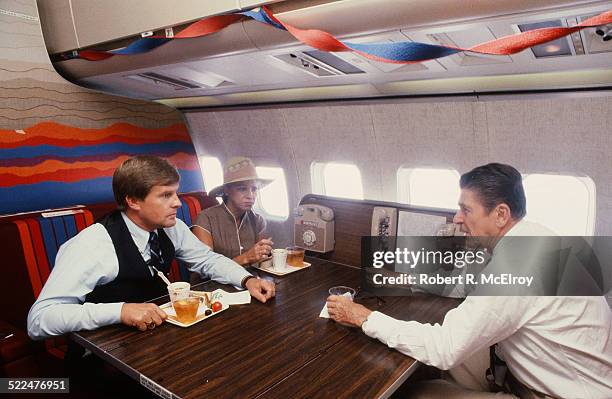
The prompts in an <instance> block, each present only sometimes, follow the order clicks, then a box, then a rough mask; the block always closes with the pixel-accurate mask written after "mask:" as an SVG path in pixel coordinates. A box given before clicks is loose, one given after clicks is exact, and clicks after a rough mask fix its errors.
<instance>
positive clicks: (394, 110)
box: [186, 93, 612, 237]
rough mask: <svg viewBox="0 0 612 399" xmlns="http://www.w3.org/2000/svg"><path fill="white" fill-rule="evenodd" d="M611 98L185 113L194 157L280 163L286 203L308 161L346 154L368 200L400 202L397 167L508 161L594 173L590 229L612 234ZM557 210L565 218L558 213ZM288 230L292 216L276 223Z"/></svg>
mask: <svg viewBox="0 0 612 399" xmlns="http://www.w3.org/2000/svg"><path fill="white" fill-rule="evenodd" d="M611 111H612V96H609V95H602V94H597V93H593V94H588V93H576V94H573V95H572V94H566V95H565V94H564V95H550V96H528V95H521V96H515V97H506V98H505V99H499V98H493V97H485V98H475V97H470V98H465V99H463V98H462V99H436V100H418V101H415V100H396V101H385V102H375V101H374V102H371V103H369V104H348V103H347V104H338V105H337V104H310V105H303V106H295V105H292V106H274V107H270V108H264V109H261V108H260V109H239V110H217V111H214V110H212V111H210V110H209V111H193V110H192V111H189V112H187V113H186V118H187V120H188V123H189V126H190V131H191V135H192V139H193V141H194V144H195V146H196V151H197V152H198V155H213V156H217V157H219V158H220V159H221V161H224V160H226V159H227V158H228V157H231V156H235V155H246V156H250V157H252V158H253V159H254V160H255V162H256V163H257V164H260V165H263V164H266V165H275V166H282V167H283V168H284V169H285V172H286V173H287V180H288V182H287V183H288V186H289V187H288V189H289V196H290V207H291V208H293V207H295V206H296V205H297V204H298V202H299V200H300V198H302V196H303V195H305V194H308V193H310V192H311V191H312V189H311V180H310V165H311V163H312V162H313V161H348V162H352V163H354V164H356V165H357V166H358V167H359V169H360V170H361V173H362V180H363V184H364V195H365V197H366V198H368V199H377V200H385V201H396V200H397V181H396V172H397V169H398V168H399V167H400V166H409V167H424V166H425V167H427V166H436V167H445V168H455V169H457V170H458V171H459V173H463V172H466V171H468V170H469V169H471V168H473V167H475V166H478V165H481V164H485V163H488V162H503V163H509V164H511V165H513V166H515V167H516V168H518V169H519V170H520V171H521V172H523V173H533V172H539V173H567V174H575V175H586V176H589V177H591V178H592V179H593V180H594V182H595V184H596V190H597V208H596V227H595V233H596V234H597V235H612V223H610V221H611V220H612V175H611V174H610V173H609V170H610V168H611V167H612V157H611V156H610V154H612V136H611V135H610V126H612V123H611V122H612V121H611V118H612V117H611V116H610V115H611V114H612V113H611ZM559 217H564V215H559ZM273 228H274V230H275V231H274V232H273V233H277V234H278V236H279V237H289V235H290V232H291V231H292V229H291V224H290V223H284V224H282V223H278V224H273Z"/></svg>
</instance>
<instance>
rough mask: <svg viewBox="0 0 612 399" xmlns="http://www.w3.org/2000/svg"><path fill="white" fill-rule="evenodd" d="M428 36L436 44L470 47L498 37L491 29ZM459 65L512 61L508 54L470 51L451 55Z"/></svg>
mask: <svg viewBox="0 0 612 399" xmlns="http://www.w3.org/2000/svg"><path fill="white" fill-rule="evenodd" d="M427 37H428V38H429V39H430V40H432V41H433V42H434V43H436V44H440V45H442V46H446V47H461V48H470V47H472V46H475V45H477V44H479V43H486V42H489V41H491V40H495V39H496V37H495V35H494V34H493V32H491V30H490V29H482V28H480V29H478V28H477V29H469V30H461V31H454V32H449V33H436V34H429V35H427ZM449 58H450V59H451V60H453V61H454V62H455V63H456V64H458V65H459V66H472V65H488V64H505V63H510V62H512V59H511V58H510V57H508V56H507V55H488V54H477V53H469V52H460V53H457V54H454V55H451V56H450V57H449Z"/></svg>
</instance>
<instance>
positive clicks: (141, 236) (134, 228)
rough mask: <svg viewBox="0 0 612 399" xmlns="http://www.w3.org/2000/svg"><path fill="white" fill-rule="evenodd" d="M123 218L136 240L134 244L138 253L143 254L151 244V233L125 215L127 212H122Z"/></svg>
mask: <svg viewBox="0 0 612 399" xmlns="http://www.w3.org/2000/svg"><path fill="white" fill-rule="evenodd" d="M121 217H122V218H123V221H124V222H125V225H126V226H127V228H128V231H129V232H130V235H131V236H132V239H133V240H134V244H136V247H137V248H138V251H140V253H141V254H142V253H144V252H145V249H146V248H147V244H148V243H149V232H148V231H146V230H145V229H143V228H141V227H140V226H138V225H137V224H136V223H134V222H133V221H132V219H130V218H129V217H128V216H127V215H126V214H125V212H121Z"/></svg>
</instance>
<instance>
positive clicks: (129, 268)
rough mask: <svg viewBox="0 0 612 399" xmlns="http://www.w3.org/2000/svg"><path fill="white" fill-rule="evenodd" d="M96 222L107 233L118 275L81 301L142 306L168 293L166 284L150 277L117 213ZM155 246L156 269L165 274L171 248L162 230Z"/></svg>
mask: <svg viewBox="0 0 612 399" xmlns="http://www.w3.org/2000/svg"><path fill="white" fill-rule="evenodd" d="M98 223H100V224H101V225H103V226H104V227H105V228H106V231H107V232H108V235H109V236H110V238H111V240H112V241H113V246H114V247H115V253H116V254H117V259H118V260H119V274H117V277H116V278H115V279H114V280H113V281H111V282H110V283H108V284H104V285H98V286H96V288H95V289H94V290H93V291H92V292H91V293H89V294H88V295H87V296H86V297H85V302H91V303H112V302H132V303H142V302H146V301H148V300H150V299H153V298H157V297H160V296H163V295H167V294H168V290H167V288H166V284H164V282H163V281H162V280H161V278H159V276H157V275H153V276H152V275H151V271H150V269H149V266H147V263H146V262H145V261H144V259H142V255H141V254H140V251H139V250H138V247H137V246H136V244H135V243H134V240H133V239H132V235H131V234H130V232H129V230H128V228H127V226H126V224H125V221H124V220H123V217H122V216H121V212H119V211H115V212H112V213H110V214H109V215H107V216H105V217H104V218H103V219H102V220H100V221H99V222H98ZM157 234H158V237H159V244H160V248H161V252H162V258H163V260H164V263H163V264H162V265H161V267H158V268H157V269H158V270H161V271H163V272H164V273H165V274H168V271H169V270H170V264H171V263H172V260H174V245H172V241H170V238H168V236H167V235H166V233H165V232H164V230H163V229H158V230H157Z"/></svg>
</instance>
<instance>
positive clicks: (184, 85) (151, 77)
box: [126, 72, 201, 90]
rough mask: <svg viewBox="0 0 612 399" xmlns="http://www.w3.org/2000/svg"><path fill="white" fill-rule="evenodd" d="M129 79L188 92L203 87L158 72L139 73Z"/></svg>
mask: <svg viewBox="0 0 612 399" xmlns="http://www.w3.org/2000/svg"><path fill="white" fill-rule="evenodd" d="M126 77H127V78H130V79H134V80H138V81H140V82H145V83H153V84H155V85H157V86H164V87H167V88H171V89H174V90H186V89H199V88H201V86H198V85H195V84H193V83H189V82H184V81H182V80H179V79H175V78H172V77H170V76H165V75H162V74H159V73H156V72H145V73H139V74H137V75H129V76H126Z"/></svg>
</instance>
